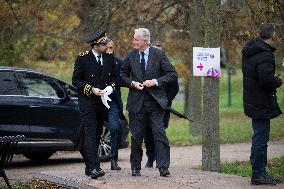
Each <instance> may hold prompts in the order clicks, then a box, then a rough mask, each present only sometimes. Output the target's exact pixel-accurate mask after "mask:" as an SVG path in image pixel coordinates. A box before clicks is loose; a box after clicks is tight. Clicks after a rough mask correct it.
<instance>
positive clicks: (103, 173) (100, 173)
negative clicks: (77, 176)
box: [85, 168, 105, 179]
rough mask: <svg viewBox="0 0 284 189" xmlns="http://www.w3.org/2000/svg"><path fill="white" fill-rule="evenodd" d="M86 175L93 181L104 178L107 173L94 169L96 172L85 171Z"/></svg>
mask: <svg viewBox="0 0 284 189" xmlns="http://www.w3.org/2000/svg"><path fill="white" fill-rule="evenodd" d="M85 175H87V176H90V177H91V178H92V179H97V178H98V177H102V176H104V175H105V172H104V171H103V170H102V169H101V168H98V169H94V170H90V169H87V168H86V169H85Z"/></svg>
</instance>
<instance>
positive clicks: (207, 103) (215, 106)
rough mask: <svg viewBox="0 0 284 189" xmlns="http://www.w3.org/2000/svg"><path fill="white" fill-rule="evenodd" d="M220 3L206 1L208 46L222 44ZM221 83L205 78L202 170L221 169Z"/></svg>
mask: <svg viewBox="0 0 284 189" xmlns="http://www.w3.org/2000/svg"><path fill="white" fill-rule="evenodd" d="M220 4H221V0H207V1H206V2H205V17H204V24H205V43H204V46H206V47H219V46H220V27H219V26H220ZM219 84H220V81H219V78H213V77H205V78H204V94H203V95H204V96H203V115H204V125H203V132H202V134H203V137H202V170H205V171H219V167H220V141H219Z"/></svg>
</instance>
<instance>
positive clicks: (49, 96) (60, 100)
mask: <svg viewBox="0 0 284 189" xmlns="http://www.w3.org/2000/svg"><path fill="white" fill-rule="evenodd" d="M19 75H20V77H21V82H22V84H23V86H25V93H26V96H27V97H26V102H27V104H28V105H29V114H30V116H29V118H28V123H29V126H30V131H31V138H32V139H51V140H54V139H67V140H71V141H75V140H76V139H77V137H78V133H79V127H80V119H79V111H78V105H77V104H76V103H75V102H74V101H72V100H71V99H70V98H67V96H66V92H65V90H64V89H63V88H62V87H61V86H60V85H59V84H58V83H57V82H55V80H54V79H53V78H51V77H48V76H45V75H41V74H37V73H33V72H21V73H19Z"/></svg>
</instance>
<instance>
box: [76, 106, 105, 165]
mask: <svg viewBox="0 0 284 189" xmlns="http://www.w3.org/2000/svg"><path fill="white" fill-rule="evenodd" d="M80 114H81V122H82V124H83V127H84V129H85V144H84V145H85V159H84V160H85V165H86V168H88V169H91V170H93V169H98V168H100V159H99V156H98V147H99V144H100V139H101V135H102V130H103V125H104V120H105V116H106V112H98V111H96V110H95V109H91V108H90V109H89V110H84V111H81V112H80Z"/></svg>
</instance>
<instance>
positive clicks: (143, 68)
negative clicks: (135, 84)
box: [141, 52, 145, 76]
mask: <svg viewBox="0 0 284 189" xmlns="http://www.w3.org/2000/svg"><path fill="white" fill-rule="evenodd" d="M144 54H145V53H144V52H141V56H142V57H141V69H142V73H143V76H144V75H145V58H144Z"/></svg>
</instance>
